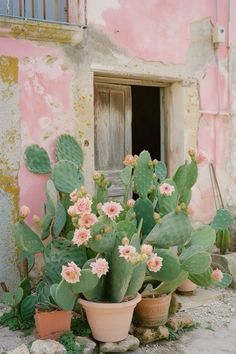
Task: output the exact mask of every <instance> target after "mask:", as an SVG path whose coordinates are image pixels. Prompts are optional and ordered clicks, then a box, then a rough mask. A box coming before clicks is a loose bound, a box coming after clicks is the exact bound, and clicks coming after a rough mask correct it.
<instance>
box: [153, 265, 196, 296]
mask: <svg viewBox="0 0 236 354" xmlns="http://www.w3.org/2000/svg"><path fill="white" fill-rule="evenodd" d="M188 275H189V273H188V272H186V271H184V270H182V271H181V272H180V274H179V275H178V276H177V277H176V278H175V279H173V280H170V281H164V282H162V283H161V284H160V285H158V287H157V288H155V289H154V290H153V291H152V292H151V294H147V296H150V295H153V294H155V295H161V294H170V293H173V291H175V290H176V289H177V288H178V286H180V285H181V284H182V283H183V282H184V281H185V280H186V279H188Z"/></svg>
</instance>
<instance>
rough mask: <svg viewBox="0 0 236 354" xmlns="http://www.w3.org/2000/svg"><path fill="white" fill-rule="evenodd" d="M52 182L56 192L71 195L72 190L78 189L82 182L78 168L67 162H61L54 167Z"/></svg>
mask: <svg viewBox="0 0 236 354" xmlns="http://www.w3.org/2000/svg"><path fill="white" fill-rule="evenodd" d="M52 180H53V182H54V184H55V186H56V188H57V190H59V191H60V192H63V193H71V192H72V191H73V190H74V189H76V188H80V187H81V185H82V184H83V182H84V179H83V175H82V173H81V171H80V170H79V169H78V166H77V165H76V164H75V163H74V162H72V161H67V160H61V161H59V162H57V163H56V164H55V165H54V167H53V169H52Z"/></svg>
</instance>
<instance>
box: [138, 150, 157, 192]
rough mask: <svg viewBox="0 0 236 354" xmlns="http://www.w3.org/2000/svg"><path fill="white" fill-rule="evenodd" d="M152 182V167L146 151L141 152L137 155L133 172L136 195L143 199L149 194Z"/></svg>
mask: <svg viewBox="0 0 236 354" xmlns="http://www.w3.org/2000/svg"><path fill="white" fill-rule="evenodd" d="M152 180H153V166H152V160H151V156H150V154H149V152H148V151H145V150H144V151H142V152H141V154H140V155H139V158H138V162H137V166H136V168H135V171H134V187H135V191H136V193H137V194H138V195H139V196H140V197H142V198H145V197H146V196H147V194H148V192H149V189H150V187H151V185H152Z"/></svg>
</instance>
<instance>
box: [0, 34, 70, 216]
mask: <svg viewBox="0 0 236 354" xmlns="http://www.w3.org/2000/svg"><path fill="white" fill-rule="evenodd" d="M1 55H6V56H16V55H17V58H18V59H19V64H18V81H19V85H18V89H19V110H20V116H21V142H22V143H21V148H22V151H21V152H22V154H21V161H20V169H19V173H18V181H19V185H20V205H23V204H24V205H28V206H30V209H31V211H32V213H31V217H29V218H32V215H33V214H40V211H41V206H42V203H43V201H44V186H45V181H46V180H47V176H40V175H35V174H33V173H31V172H29V171H28V170H27V169H26V167H25V164H24V158H23V153H24V150H25V148H26V147H27V146H28V145H30V144H39V145H40V146H42V147H44V148H45V149H46V150H47V151H48V153H49V156H50V158H51V161H53V160H54V145H55V139H56V137H57V136H58V135H60V134H62V133H65V132H71V131H72V125H73V123H72V122H73V110H72V99H71V80H72V72H71V70H69V69H68V68H67V67H66V65H65V64H64V62H63V55H62V53H61V51H60V50H59V49H56V48H52V47H49V46H41V45H39V46H37V45H36V44H35V43H33V42H29V41H22V40H15V39H6V38H4V39H1Z"/></svg>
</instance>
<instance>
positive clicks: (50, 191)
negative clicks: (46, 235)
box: [46, 179, 58, 214]
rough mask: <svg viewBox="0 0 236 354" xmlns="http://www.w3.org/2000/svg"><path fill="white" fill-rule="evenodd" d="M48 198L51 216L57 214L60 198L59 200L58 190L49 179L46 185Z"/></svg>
mask: <svg viewBox="0 0 236 354" xmlns="http://www.w3.org/2000/svg"><path fill="white" fill-rule="evenodd" d="M46 196H47V201H48V203H47V206H48V210H49V212H50V213H51V214H55V211H56V207H57V199H58V198H57V190H56V188H55V185H54V183H53V181H52V180H51V179H49V180H48V181H47V184H46Z"/></svg>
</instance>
